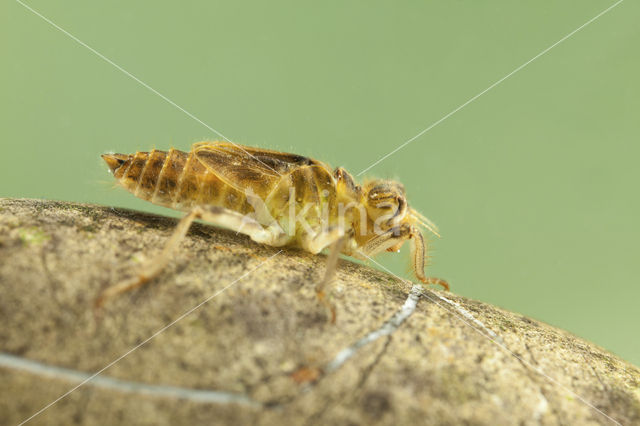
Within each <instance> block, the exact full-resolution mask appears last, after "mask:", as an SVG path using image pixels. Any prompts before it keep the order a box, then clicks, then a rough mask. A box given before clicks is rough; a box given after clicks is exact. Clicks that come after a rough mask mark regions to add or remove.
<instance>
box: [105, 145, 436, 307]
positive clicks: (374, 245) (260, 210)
mask: <svg viewBox="0 0 640 426" xmlns="http://www.w3.org/2000/svg"><path fill="white" fill-rule="evenodd" d="M102 158H103V159H104V160H105V162H106V163H107V165H108V166H109V169H110V170H111V172H112V173H113V175H114V177H115V178H116V179H117V180H118V182H119V184H120V185H122V186H123V187H124V188H126V189H127V190H129V191H130V192H132V193H133V194H134V195H136V196H137V197H140V198H142V199H144V200H147V201H151V202H152V203H154V204H159V205H162V206H165V207H170V208H173V209H176V210H181V211H185V212H188V213H187V215H186V216H185V217H184V218H183V219H182V220H181V222H180V223H179V225H178V226H177V228H176V230H175V232H174V235H173V236H172V237H171V239H170V240H169V242H168V243H167V246H166V247H165V249H164V251H163V252H162V254H161V255H160V256H159V257H158V258H157V259H155V260H154V261H153V262H152V263H150V264H149V266H147V267H146V268H145V269H144V270H143V271H142V272H141V273H140V274H139V276H137V277H134V278H132V279H131V280H128V281H124V282H122V283H120V284H117V285H115V286H112V287H110V288H108V289H107V290H106V291H105V292H104V293H103V294H102V296H101V297H100V299H99V302H98V303H102V301H104V300H105V299H106V298H107V297H109V296H112V295H115V294H118V293H121V292H124V291H126V290H128V289H131V288H135V287H138V286H140V285H142V284H144V283H145V282H147V281H148V280H149V279H151V278H153V277H154V276H156V275H157V274H158V273H159V272H160V271H161V270H162V268H163V267H164V265H165V264H166V263H167V262H168V261H169V258H170V253H171V251H172V250H173V249H174V248H175V247H176V246H177V245H178V243H179V242H180V240H181V239H182V238H183V237H184V235H185V234H186V232H187V230H188V228H189V226H190V225H191V223H192V222H193V220H195V219H203V220H205V221H207V222H210V223H212V224H214V225H219V226H222V227H225V228H230V229H232V230H235V231H237V232H240V233H243V234H246V235H248V236H249V237H250V238H251V239H253V240H254V241H256V242H258V243H262V244H266V245H270V246H274V247H287V246H289V247H291V246H294V247H299V248H302V249H304V250H306V251H308V252H311V253H314V254H316V253H319V252H321V251H322V250H323V249H325V248H329V250H330V254H329V261H328V265H327V271H326V273H325V276H324V279H323V280H322V281H321V282H320V283H319V284H318V285H317V287H316V289H317V293H318V297H319V298H320V300H322V301H323V303H325V304H326V305H327V306H329V304H328V302H326V301H324V287H325V285H326V284H327V282H328V281H330V280H331V278H332V276H333V273H334V270H335V267H336V262H337V259H338V256H339V254H340V253H343V254H346V255H349V256H353V257H356V258H360V259H366V258H367V257H371V256H374V255H376V254H378V253H380V252H381V251H384V250H388V251H398V250H399V249H400V246H401V245H402V244H403V243H404V242H405V241H407V240H411V242H412V243H413V244H412V265H413V271H414V273H415V275H416V277H417V278H418V279H419V280H420V281H421V282H423V283H425V284H439V285H441V286H443V287H444V288H446V289H448V285H447V283H446V282H445V281H443V280H440V279H438V278H430V277H427V276H425V274H424V267H425V257H426V243H425V239H424V237H423V234H422V232H421V229H420V228H425V229H427V230H429V231H431V232H433V233H435V234H436V235H437V231H436V228H435V226H434V225H433V224H432V223H431V222H430V221H429V220H428V219H427V218H426V217H424V216H422V215H421V214H420V213H418V212H417V211H416V210H414V209H412V208H411V207H409V204H408V203H407V199H406V196H405V190H404V187H403V186H402V184H400V183H398V182H394V181H390V180H372V181H368V182H365V183H364V184H363V185H362V186H360V185H357V184H356V183H355V182H354V179H353V178H352V176H351V175H350V174H349V173H348V172H347V171H346V170H344V169H343V168H341V167H338V168H336V169H335V170H332V169H331V168H329V166H327V165H326V164H324V163H322V162H320V161H317V160H314V159H311V158H307V157H303V156H300V155H295V154H287V153H282V152H277V151H271V150H266V149H259V148H252V147H248V146H242V145H238V144H235V143H232V142H199V143H196V144H194V145H193V146H192V148H191V151H189V152H182V151H178V150H175V149H170V150H169V151H157V150H153V151H151V152H138V153H136V154H104V155H103V156H102Z"/></svg>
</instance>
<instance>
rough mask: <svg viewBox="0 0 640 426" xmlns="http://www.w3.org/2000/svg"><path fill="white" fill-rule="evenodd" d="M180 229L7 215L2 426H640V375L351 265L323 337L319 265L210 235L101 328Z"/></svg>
mask: <svg viewBox="0 0 640 426" xmlns="http://www.w3.org/2000/svg"><path fill="white" fill-rule="evenodd" d="M175 223H176V221H175V220H174V219H170V218H165V217H159V216H154V215H149V214H144V213H138V212H133V211H127V210H120V209H111V208H107V207H101V206H92V205H79V204H72V203H63V202H54V201H40V200H13V199H0V294H1V296H0V320H1V321H2V327H0V351H1V354H0V424H18V423H20V422H22V421H25V420H29V421H28V423H27V424H34V425H36V424H67V425H68V424H131V425H143V424H145V425H146V424H149V425H151V424H154V425H162V424H167V425H169V424H171V425H173V424H203V425H204V424H206V425H209V424H259V425H269V424H278V425H286V424H295V425H313V424H339V425H343V424H345V425H346V424H349V425H352V424H353V425H355V424H426V425H431V424H433V425H447V424H451V425H454V424H456V425H457V424H467V425H496V424H523V425H533V424H543V425H553V424H582V425H586V424H615V422H619V423H621V424H640V371H639V370H638V369H637V368H636V367H634V366H632V365H630V364H628V363H626V362H625V361H623V360H621V359H619V358H617V357H616V356H614V355H611V354H610V353H608V352H606V351H604V350H602V349H601V348H598V347H596V346H594V345H593V344H591V343H588V342H585V341H583V340H581V339H579V338H576V337H574V336H572V335H570V334H569V333H567V332H564V331H562V330H558V329H555V328H553V327H550V326H548V325H546V324H542V323H539V322H537V321H534V320H531V319H528V318H525V317H523V316H521V315H518V314H515V313H511V312H505V311H503V310H501V309H498V308H495V307H493V306H490V305H487V304H484V303H480V302H476V301H472V300H468V299H465V298H463V297H460V296H456V295H455V294H451V293H445V292H441V291H437V290H422V289H421V288H420V287H418V286H412V285H411V284H409V283H405V282H403V281H401V280H399V279H396V278H394V277H393V276H391V275H387V274H385V273H382V272H379V271H376V270H373V269H370V268H368V267H364V266H359V265H357V264H354V263H351V262H349V261H347V260H342V261H341V262H340V269H339V272H338V281H337V283H336V285H335V286H334V288H333V290H332V300H333V303H334V304H335V306H336V308H337V314H338V316H337V322H336V324H331V323H329V322H328V321H327V314H326V312H325V311H324V310H323V308H322V307H321V306H320V305H319V304H318V303H317V302H316V299H315V293H314V289H313V288H314V283H315V282H316V281H317V280H318V279H319V277H320V276H321V274H322V272H323V266H324V262H325V258H324V256H311V255H308V254H305V253H302V252H298V251H283V252H279V251H278V250H277V249H273V248H270V247H264V246H260V245H257V244H254V243H253V242H251V241H250V240H248V239H247V238H246V237H244V236H242V235H235V234H234V233H232V232H228V231H224V230H220V229H216V228H213V227H210V226H207V225H204V224H196V225H194V226H193V228H192V229H191V231H190V232H189V234H188V236H187V238H186V240H185V241H184V242H183V243H182V244H181V249H180V250H179V252H177V253H176V255H175V257H174V259H173V261H172V262H171V264H170V265H169V266H168V268H167V269H166V270H165V272H164V273H163V274H162V275H161V277H159V278H158V279H156V280H154V281H153V282H152V283H150V284H148V285H147V286H145V287H143V288H141V289H139V290H135V291H132V292H129V293H127V294H125V295H122V296H120V297H118V298H116V299H115V300H112V301H110V302H108V303H107V305H106V306H105V307H104V308H103V309H102V310H101V311H97V312H96V311H95V310H94V308H93V301H94V300H95V298H96V297H97V295H98V294H99V293H100V291H101V290H102V289H104V288H106V287H107V286H109V285H110V284H113V283H115V282H117V281H118V280H120V279H122V278H124V277H127V276H129V275H130V274H132V273H134V271H135V270H136V267H137V266H139V264H140V262H142V261H143V260H144V259H148V258H150V257H153V256H154V254H157V253H158V251H159V250H160V248H161V247H162V246H163V244H164V242H165V241H166V239H167V237H168V236H169V235H170V233H171V231H172V229H173V226H174V225H175ZM96 372H100V374H99V375H97V376H94V373H96ZM89 378H91V380H88V381H87V379H89ZM58 398H60V399H59V400H58ZM56 400H57V402H55V403H53V402H54V401H56ZM52 403H53V404H52ZM43 408H46V409H44V410H42V409H43ZM41 410H42V411H41ZM34 415H35V416H34Z"/></svg>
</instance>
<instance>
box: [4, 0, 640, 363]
mask: <svg viewBox="0 0 640 426" xmlns="http://www.w3.org/2000/svg"><path fill="white" fill-rule="evenodd" d="M28 4H29V5H30V6H31V7H33V8H34V9H36V10H37V11H38V12H40V13H41V14H43V15H44V16H46V17H48V18H49V19H51V20H52V21H53V22H55V23H56V24H58V25H59V26H61V27H62V28H64V29H65V30H67V31H69V32H70V33H71V34H73V35H75V36H76V37H78V38H79V39H80V40H82V41H83V42H85V43H87V44H88V45H90V46H91V47H93V48H94V49H96V50H97V51H99V52H100V53H102V54H103V55H105V56H106V57H108V58H110V59H111V60H112V61H113V62H115V63H116V64H118V65H119V66H121V67H123V68H124V69H126V70H127V71H129V72H131V73H132V74H134V75H135V76H136V77H138V78H139V79H140V80H142V81H144V82H145V83H146V84H148V85H149V86H151V87H153V88H154V89H156V90H158V91H159V92H160V93H162V94H163V95H165V96H166V97H168V98H169V99H171V100H172V101H174V102H175V103H176V104H178V105H180V106H181V107H183V108H185V109H186V110H188V111H189V112H191V113H192V114H194V115H195V116H197V117H198V118H199V119H201V120H202V121H203V122H205V123H207V124H208V125H210V126H212V127H213V128H215V129H217V130H219V131H220V132H222V133H223V134H224V135H225V136H227V137H229V138H231V139H233V140H234V141H236V142H239V143H243V144H247V145H254V146H259V147H265V148H271V149H277V150H281V151H289V152H295V153H298V154H304V155H308V156H311V157H314V158H318V159H321V160H323V161H326V162H328V163H329V164H331V165H333V166H337V165H342V166H344V167H346V168H347V170H350V171H352V172H353V173H354V174H355V173H358V172H359V171H361V170H363V169H364V168H366V167H368V166H369V165H370V164H371V163H373V162H374V161H375V160H377V159H378V158H380V157H381V156H383V155H385V154H386V153H388V152H389V151H391V150H392V149H394V148H396V147H397V146H398V145H400V144H401V143H403V142H404V141H406V140H407V139H409V138H411V137H412V136H414V135H415V134H417V133H418V132H420V131H421V130H423V129H424V128H426V127H427V126H429V125H430V124H431V123H433V122H435V121H437V120H439V119H440V118H442V117H443V116H445V115H446V114H447V113H449V112H450V111H452V110H454V109H455V108H456V107H458V106H459V105H461V104H463V103H464V102H466V101H467V100H469V99H470V98H472V97H473V96H475V95H476V94H478V93H479V92H481V91H482V90H484V89H486V88H487V87H489V86H490V85H491V84H492V83H494V82H496V81H497V80H499V79H500V78H502V77H504V76H505V75H507V74H508V73H509V72H511V71H513V70H514V69H515V68H517V67H518V66H520V65H521V64H523V63H525V62H526V61H528V60H530V59H531V58H533V57H534V56H535V55H537V54H538V53H540V52H541V51H543V50H544V49H545V48H547V47H549V46H550V45H552V44H553V43H555V42H557V41H558V40H560V39H561V38H562V37H564V36H565V35H567V34H569V33H570V32H571V31H573V30H574V29H576V28H578V27H579V26H581V25H582V24H584V23H585V22H587V21H588V20H590V19H591V18H593V17H594V16H596V15H597V14H598V13H600V12H601V11H603V10H604V9H606V8H607V7H609V6H611V5H612V4H613V2H609V1H604V0H598V1H593V0H580V1H564V2H559V1H549V0H544V1H530V2H521V1H517V2H515V1H506V0H502V1H476V0H467V1H448V2H434V1H431V2H426V1H424V2H396V3H394V2H372V1H360V2H344V1H340V2H323V3H322V4H318V3H315V4H313V5H312V4H311V3H309V4H307V5H303V2H297V1H296V2H293V1H292V2H288V3H285V2H277V1H270V2H254V3H243V2H227V3H220V2H216V3H210V2H193V3H178V2H167V4H161V3H160V2H151V1H148V2H131V1H113V2H93V1H92V2H87V1H82V2H81V1H64V2H62V1H44V0H37V1H36V0H32V1H29V2H28ZM639 17H640V4H638V2H634V1H631V0H627V1H625V2H623V3H621V4H620V5H619V6H617V7H616V8H614V9H613V10H611V11H610V12H609V13H607V14H605V15H604V16H602V17H601V18H599V19H598V20H596V21H595V22H593V23H592V24H591V25H589V26H587V27H586V28H584V29H583V30H581V31H580V32H578V33H576V34H575V35H573V36H572V37H570V38H569V39H567V40H566V41H565V42H563V43H561V44H559V45H558V46H556V47H555V48H554V49H552V50H551V51H549V52H548V53H546V54H545V55H543V56H541V57H540V58H539V59H537V60H536V61H534V62H532V63H530V64H529V65H528V66H526V67H525V68H523V69H522V70H521V71H519V72H518V73H516V74H514V75H513V76H511V77H510V78H508V79H506V80H505V81H504V82H502V83H501V84H500V85H498V86H496V87H495V88H493V89H492V90H490V91H489V92H487V93H486V94H484V95H483V96H481V97H479V98H478V99H476V100H475V101H474V102H472V103H471V104H469V105H468V106H467V107H465V108H464V109H462V110H460V111H459V112H457V113H456V114H454V115H452V116H451V117H450V118H448V119H447V120H445V121H443V122H442V123H441V124H439V125H438V126H436V127H434V128H433V129H432V130H431V131H429V132H427V133H426V134H425V135H423V136H422V137H420V138H418V139H416V140H415V141H413V142H412V143H410V144H409V145H408V146H406V147H405V148H404V149H402V150H400V151H398V152H397V153H395V154H394V155H392V156H391V157H389V158H388V159H386V160H385V161H383V162H382V163H380V164H379V165H377V166H376V167H374V168H373V169H372V170H370V171H369V172H368V173H367V175H369V176H378V177H385V178H397V179H398V180H400V181H402V182H403V183H404V184H405V186H406V187H407V190H408V195H409V199H410V202H411V204H412V206H413V207H415V208H417V209H418V210H420V211H422V212H423V213H424V214H425V215H427V216H428V217H430V218H431V219H432V220H433V221H434V222H436V223H437V224H438V225H439V226H440V229H441V232H442V235H443V238H442V239H440V240H437V239H435V238H434V239H432V240H433V241H432V243H433V246H434V250H433V251H432V254H433V258H432V265H431V267H430V268H429V270H428V273H429V274H430V275H435V276H440V277H443V278H446V279H448V280H449V281H450V282H451V284H452V290H453V291H454V292H455V293H458V294H462V295H465V296H469V297H472V298H475V299H478V300H482V301H485V302H489V303H493V304H496V305H499V306H501V307H504V308H506V309H509V310H513V311H518V312H521V313H523V314H526V315H529V316H532V317H534V318H537V319H539V320H542V321H545V322H547V323H550V324H553V325H556V326H559V327H561V328H564V329H567V330H569V331H571V332H573V333H575V334H577V335H579V336H582V337H585V338H587V339H589V340H592V341H594V342H596V343H598V344H600V345H602V346H604V347H605V348H607V349H609V350H611V351H613V352H615V353H617V354H619V355H621V356H622V357H623V358H626V359H627V360H630V361H631V362H634V363H635V364H636V365H637V364H640V339H638V327H637V326H638V323H639V320H640V313H639V312H638V302H639V301H640V286H639V285H638V257H639V256H638V255H639V250H638V242H639V237H640V232H639V231H640V225H639V220H638V218H639V217H640V201H639V198H638V188H637V186H638V182H639V181H640V179H639V178H640V172H639V168H638V161H639V158H640V156H639V154H640V148H639V147H638V139H639V137H640V125H639V124H638V114H639V112H640V79H639V78H638V76H639V75H640V57H639V53H640V50H639V46H640V26H639V25H638V22H639ZM0 43H1V57H2V68H1V69H0V88H1V99H2V102H1V103H0V108H1V109H2V110H1V111H0V112H1V113H0V117H1V118H0V120H1V122H0V144H1V145H2V151H1V152H0V196H10V197H38V198H48V199H62V200H72V201H81V202H91V203H99V204H106V205H115V206H124V207H130V208H134V209H140V210H146V211H153V212H160V213H163V214H171V215H175V212H172V211H170V210H167V209H163V208H160V207H156V206H153V205H151V204H149V203H147V202H144V201H141V200H138V199H136V198H134V197H133V196H132V195H130V194H128V193H126V192H125V191H124V190H119V189H113V182H112V178H111V176H110V175H109V174H108V173H107V171H106V166H105V165H104V164H103V163H102V161H101V160H100V158H99V155H100V154H101V153H103V152H106V151H117V152H123V153H129V152H135V151H136V150H141V151H144V150H148V149H150V148H153V147H156V148H159V149H166V148H169V147H171V146H173V147H176V148H180V149H184V150H188V149H189V147H190V145H191V143H193V142H195V141H200V140H205V139H216V138H217V136H216V135H215V134H214V133H213V132H212V131H211V130H209V129H207V127H205V126H203V125H202V124H200V123H198V122H197V121H196V120H194V119H192V118H190V117H189V116H188V115H186V114H185V113H184V112H182V111H180V110H179V109H177V108H176V107H174V106H172V105H171V104H170V103H168V102H167V101H165V100H163V99H162V98H161V97H159V96H158V95H156V94H154V93H153V92H151V91H150V90H148V89H147V88H145V87H143V86H142V85H141V84H139V83H138V82H136V81H135V80H133V79H132V78H130V77H129V76H127V75H125V74H124V73H123V72H121V71H120V70H118V69H117V68H115V67H114V66H112V65H111V64H109V63H107V62H105V61H104V60H103V59H100V58H99V57H98V56H96V55H95V54H94V53H92V52H91V51H90V50H88V49H87V48H85V47H83V46H81V45H79V44H78V43H77V42H75V41H73V40H72V39H71V38H69V37H68V36H67V35H65V34H63V33H62V32H60V31H58V30H56V29H55V28H54V27H52V26H51V25H50V24H49V23H47V22H45V21H44V20H43V19H42V18H40V17H38V16H36V15H35V14H34V13H32V12H31V11H29V10H28V9H26V8H25V7H23V6H22V5H21V4H19V3H17V2H14V1H8V2H3V3H2V5H1V6H0ZM380 261H382V263H383V264H385V265H386V266H388V267H389V268H391V269H392V270H393V271H394V272H396V273H398V274H401V275H403V276H406V277H410V276H411V275H410V274H409V273H408V272H407V268H406V265H407V264H408V253H407V251H406V248H405V249H404V250H403V253H402V254H401V255H393V254H385V255H383V256H381V257H380Z"/></svg>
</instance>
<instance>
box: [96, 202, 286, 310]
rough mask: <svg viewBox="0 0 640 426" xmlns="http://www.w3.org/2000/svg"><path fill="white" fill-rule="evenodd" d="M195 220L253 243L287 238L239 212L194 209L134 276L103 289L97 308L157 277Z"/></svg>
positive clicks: (280, 241)
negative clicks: (249, 239)
mask: <svg viewBox="0 0 640 426" xmlns="http://www.w3.org/2000/svg"><path fill="white" fill-rule="evenodd" d="M196 219H203V220H206V221H208V222H211V223H212V224H214V225H218V226H222V227H225V228H230V229H232V230H235V231H237V232H240V233H243V234H246V235H248V236H249V237H251V239H252V240H254V241H256V242H259V243H263V244H268V245H272V246H275V245H282V244H283V241H284V237H286V235H285V234H284V232H282V230H281V229H280V230H278V229H277V228H275V227H269V228H264V227H263V226H262V225H260V224H259V223H258V222H256V221H255V220H253V219H251V218H248V217H246V216H244V215H241V214H240V213H237V212H234V211H231V210H227V209H224V208H221V207H215V206H208V207H206V206H203V207H196V208H194V209H193V210H191V212H189V213H188V214H187V215H186V216H184V217H183V218H182V219H181V220H180V222H179V223H178V225H177V226H176V229H175V230H174V231H173V234H172V235H171V237H170V238H169V240H168V241H167V243H166V245H165V246H164V248H163V249H162V252H160V254H159V255H157V256H156V257H154V258H153V259H151V260H149V261H147V262H146V263H145V264H144V265H143V266H142V268H141V271H140V273H138V275H137V276H135V277H132V278H130V279H127V280H124V281H121V282H120V283H118V284H115V285H112V286H111V287H109V288H107V289H106V290H104V291H103V292H102V294H100V297H98V299H97V300H96V301H95V305H96V307H100V306H102V305H103V304H104V303H105V301H106V300H108V299H109V298H111V297H114V296H116V295H118V294H121V293H124V292H126V291H129V290H133V289H135V288H138V287H140V286H142V285H144V284H146V283H147V282H149V281H150V280H152V279H153V278H155V277H157V276H158V275H159V274H160V272H162V270H163V269H164V268H165V267H166V266H167V264H168V263H169V261H170V260H171V258H172V254H173V252H174V251H175V249H176V248H177V247H178V245H179V244H180V242H181V241H182V240H183V239H184V237H185V235H186V234H187V231H188V230H189V227H190V226H191V224H192V223H193V221H194V220H196Z"/></svg>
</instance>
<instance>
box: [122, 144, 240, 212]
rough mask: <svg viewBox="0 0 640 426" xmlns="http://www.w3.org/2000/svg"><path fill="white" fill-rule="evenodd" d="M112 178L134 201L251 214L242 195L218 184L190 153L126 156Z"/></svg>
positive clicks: (223, 184)
mask: <svg viewBox="0 0 640 426" xmlns="http://www.w3.org/2000/svg"><path fill="white" fill-rule="evenodd" d="M113 174H114V177H115V178H116V179H118V180H119V182H120V184H121V185H122V186H124V187H125V188H126V189H128V190H129V191H131V192H132V193H133V194H134V195H136V196H137V197H139V198H142V199H144V200H147V201H151V202H152V203H154V204H159V205H162V206H165V207H170V208H172V209H176V210H185V211H186V210H189V209H191V208H192V207H194V206H196V205H217V206H221V207H226V208H228V209H231V210H235V211H238V212H240V213H247V212H249V211H250V205H249V204H248V203H247V200H246V197H245V196H244V194H243V193H241V192H239V191H236V190H235V189H234V188H232V187H230V186H229V185H226V184H225V183H224V182H223V181H221V180H220V179H219V178H218V177H217V176H216V175H215V174H214V173H212V172H211V171H210V170H208V169H207V168H206V167H205V166H204V165H203V164H202V163H201V162H200V161H198V160H197V159H196V158H195V155H194V154H193V152H188V153H187V152H183V151H178V150H177V149H171V150H169V151H168V152H167V151H157V150H153V151H151V152H138V153H136V154H135V155H129V156H128V158H127V159H126V160H125V161H124V162H123V163H122V165H120V167H118V168H117V169H116V170H114V171H113Z"/></svg>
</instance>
